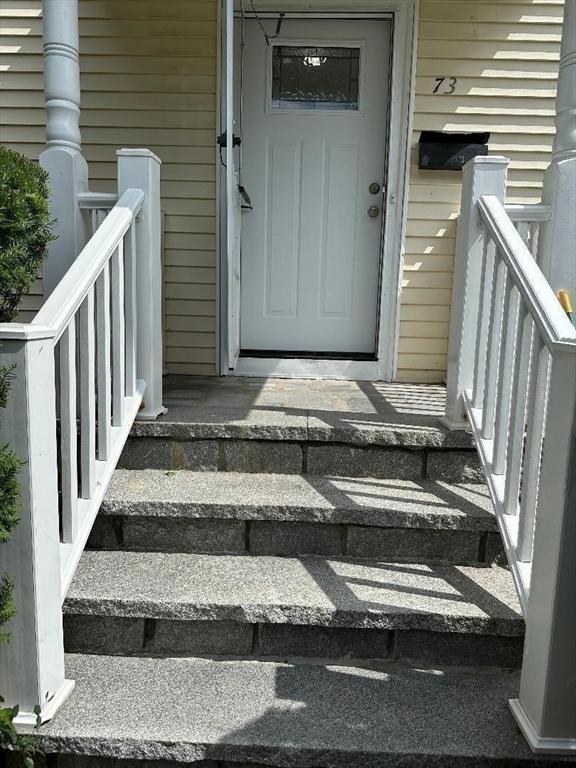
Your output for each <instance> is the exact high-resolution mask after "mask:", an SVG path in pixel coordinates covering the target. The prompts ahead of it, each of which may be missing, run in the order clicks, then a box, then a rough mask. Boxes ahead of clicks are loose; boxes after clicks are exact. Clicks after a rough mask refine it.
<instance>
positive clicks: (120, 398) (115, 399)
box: [111, 240, 126, 427]
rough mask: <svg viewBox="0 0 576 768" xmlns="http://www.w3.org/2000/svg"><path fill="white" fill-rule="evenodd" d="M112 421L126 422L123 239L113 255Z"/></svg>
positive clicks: (116, 425)
mask: <svg viewBox="0 0 576 768" xmlns="http://www.w3.org/2000/svg"><path fill="white" fill-rule="evenodd" d="M111 273H112V286H111V287H112V423H113V424H114V426H115V427H119V426H121V425H122V424H123V423H124V398H125V395H126V329H125V324H124V298H125V293H124V250H123V241H122V240H121V241H120V244H119V245H118V248H117V249H116V251H115V252H114V254H113V255H112V260H111Z"/></svg>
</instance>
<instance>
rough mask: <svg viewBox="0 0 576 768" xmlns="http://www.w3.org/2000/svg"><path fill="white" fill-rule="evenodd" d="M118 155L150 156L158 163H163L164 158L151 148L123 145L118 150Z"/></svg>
mask: <svg viewBox="0 0 576 768" xmlns="http://www.w3.org/2000/svg"><path fill="white" fill-rule="evenodd" d="M116 157H149V158H150V159H151V160H155V161H156V162H157V163H158V165H162V160H160V158H159V157H158V155H155V154H154V152H152V150H150V149H137V148H132V147H123V148H122V149H117V150H116Z"/></svg>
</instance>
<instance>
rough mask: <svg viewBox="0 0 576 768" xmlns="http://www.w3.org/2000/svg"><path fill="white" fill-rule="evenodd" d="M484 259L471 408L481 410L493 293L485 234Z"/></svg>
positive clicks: (491, 259)
mask: <svg viewBox="0 0 576 768" xmlns="http://www.w3.org/2000/svg"><path fill="white" fill-rule="evenodd" d="M484 237H485V242H484V254H483V256H484V258H483V263H482V283H481V286H480V314H479V317H478V326H477V330H476V351H475V358H474V389H473V406H474V408H481V407H482V403H483V402H484V389H485V386H486V357H487V355H488V329H489V327H490V307H491V305H492V293H493V291H494V270H495V264H494V257H495V250H494V248H495V246H494V243H493V241H492V240H490V239H489V237H488V233H485V236H484Z"/></svg>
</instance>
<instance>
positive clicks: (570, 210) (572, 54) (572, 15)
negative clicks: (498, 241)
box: [538, 0, 576, 302]
mask: <svg viewBox="0 0 576 768" xmlns="http://www.w3.org/2000/svg"><path fill="white" fill-rule="evenodd" d="M542 202H543V203H546V204H547V205H549V206H551V208H552V215H551V218H550V220H549V221H548V222H546V223H545V224H544V225H543V226H542V229H541V233H540V241H539V244H538V251H539V257H538V260H539V264H540V265H541V268H542V271H543V272H544V274H545V275H546V276H547V277H548V280H549V282H550V284H551V285H552V288H553V289H554V292H557V291H558V290H560V289H561V288H563V289H565V290H567V291H568V292H569V293H570V294H571V296H572V301H573V302H575V301H576V215H575V213H574V212H575V211H576V0H565V5H564V25H563V28H562V49H561V54H560V69H559V71H558V92H557V96H556V136H555V138H554V146H553V149H552V160H551V162H550V165H549V166H548V168H547V170H546V173H545V175H544V188H543V190H542Z"/></svg>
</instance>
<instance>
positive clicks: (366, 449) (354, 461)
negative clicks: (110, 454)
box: [118, 437, 485, 483]
mask: <svg viewBox="0 0 576 768" xmlns="http://www.w3.org/2000/svg"><path fill="white" fill-rule="evenodd" d="M118 466H119V467H120V468H122V469H165V470H170V469H187V470H192V471H196V472H199V471H222V472H249V473H260V472H262V473H278V474H298V475H300V474H315V475H343V476H348V477H375V478H385V479H386V478H390V479H397V480H425V479H428V480H442V481H445V482H449V483H484V482H485V480H484V476H483V474H482V470H481V468H480V463H479V460H478V456H477V454H476V452H475V450H473V449H458V450H451V449H434V448H429V447H427V448H419V449H417V448H415V449H411V450H408V449H404V448H395V447H384V446H379V445H370V446H356V445H349V444H345V443H312V442H290V441H274V440H229V439H223V440H174V439H166V438H151V437H136V438H131V439H130V440H128V442H127V444H126V446H125V448H124V452H123V454H122V456H121V458H120V462H119V464H118Z"/></svg>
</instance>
